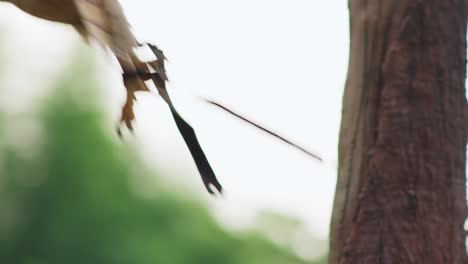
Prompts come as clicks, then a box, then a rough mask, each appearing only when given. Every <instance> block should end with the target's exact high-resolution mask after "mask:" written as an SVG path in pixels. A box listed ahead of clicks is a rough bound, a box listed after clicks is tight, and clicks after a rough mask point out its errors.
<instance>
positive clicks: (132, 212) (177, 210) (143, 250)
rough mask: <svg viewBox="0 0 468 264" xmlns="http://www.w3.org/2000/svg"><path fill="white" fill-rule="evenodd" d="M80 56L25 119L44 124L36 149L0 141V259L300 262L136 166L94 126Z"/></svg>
mask: <svg viewBox="0 0 468 264" xmlns="http://www.w3.org/2000/svg"><path fill="white" fill-rule="evenodd" d="M86 61H89V60H85V61H82V62H80V63H78V64H76V65H74V66H73V69H71V70H69V71H67V72H66V74H65V75H64V77H63V78H62V80H61V81H60V82H59V83H58V84H57V87H56V88H55V93H54V95H53V96H52V97H50V98H49V99H48V100H47V101H46V104H45V105H46V107H45V109H44V110H43V111H40V114H39V117H37V118H35V119H34V120H39V122H38V124H37V125H38V126H39V127H40V128H41V130H42V132H43V133H41V135H42V136H43V137H42V138H41V139H40V140H38V142H37V144H33V145H32V146H30V147H29V148H30V151H31V152H32V153H35V154H31V155H23V154H24V153H23V154H22V152H21V150H20V149H19V148H17V147H15V146H14V145H12V144H0V164H3V165H0V263H11V264H13V263H14V264H46V263H47V264H49V263H51V264H52V263H57V264H58V263H60V264H63V263H67V264H74V263H77V264H78V263H83V264H84V263H99V264H105V263H132V264H133V263H138V264H146V263H148V264H149V263H170V264H178V263H203V264H205V263H227V264H229V263H243V264H244V263H259V264H260V263H261V264H264V263H272V264H274V263H281V264H287V263H305V262H304V261H302V260H300V259H298V258H297V257H295V256H293V255H292V254H291V253H289V252H287V251H286V250H284V249H281V248H279V247H276V246H274V245H273V244H272V243H271V242H268V241H267V240H265V239H264V238H263V237H262V236H259V235H255V234H248V233H244V234H232V233H229V232H226V231H224V230H223V229H222V228H220V227H219V225H218V224H217V223H216V222H215V221H214V220H213V219H212V217H211V216H210V215H209V213H208V212H207V210H206V209H205V208H204V207H203V206H202V205H201V204H199V203H198V202H196V201H194V200H191V199H187V198H186V197H185V198H184V197H180V194H174V193H172V192H170V190H169V189H167V188H164V187H162V186H159V185H158V183H157V180H155V179H154V177H153V176H154V175H150V174H151V173H149V172H147V171H144V170H143V169H140V168H141V167H142V166H141V164H139V162H138V161H137V159H136V158H135V155H134V154H132V151H131V150H129V147H126V146H123V144H122V143H121V142H119V141H118V140H117V139H116V138H115V136H114V135H113V134H112V132H113V131H111V129H108V128H106V127H105V126H104V125H103V124H104V122H103V116H102V114H101V113H102V111H100V109H99V107H98V104H97V103H96V101H95V100H92V99H90V98H95V97H96V96H95V94H96V93H95V92H93V90H94V89H97V88H96V87H97V85H96V83H95V81H93V77H92V76H93V74H92V72H94V70H93V67H90V66H92V65H89V63H88V62H86ZM90 76H91V77H90ZM0 120H1V118H0ZM16 121H18V122H21V120H16ZM6 127H7V126H2V127H0V135H2V133H3V132H4V130H5V129H6ZM12 127H13V128H14V124H12ZM23 132H24V131H23ZM4 143H5V142H4ZM138 186H145V188H150V190H151V192H152V193H154V195H153V196H151V197H152V198H148V195H144V194H142V193H141V191H138V190H139V189H141V188H138Z"/></svg>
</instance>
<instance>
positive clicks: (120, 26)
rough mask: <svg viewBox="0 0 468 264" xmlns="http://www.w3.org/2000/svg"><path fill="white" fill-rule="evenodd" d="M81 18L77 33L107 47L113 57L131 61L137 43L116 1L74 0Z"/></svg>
mask: <svg viewBox="0 0 468 264" xmlns="http://www.w3.org/2000/svg"><path fill="white" fill-rule="evenodd" d="M74 1H75V5H76V7H77V9H78V13H79V15H80V18H81V25H80V26H82V29H80V30H79V31H80V32H81V33H82V34H83V35H84V37H86V38H93V39H95V40H97V41H98V42H99V43H100V44H101V45H103V46H106V47H109V48H110V49H111V50H112V51H113V52H114V53H115V55H116V56H117V57H118V58H119V59H121V60H125V61H127V62H130V61H131V58H130V55H129V54H131V53H132V52H133V49H134V48H136V47H138V42H137V40H136V38H135V36H134V35H133V33H132V31H131V28H130V25H129V23H128V21H127V19H126V17H125V15H124V12H123V9H122V6H121V5H120V3H119V2H118V1H117V0H74Z"/></svg>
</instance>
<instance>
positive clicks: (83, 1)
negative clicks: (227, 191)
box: [0, 0, 320, 194]
mask: <svg viewBox="0 0 468 264" xmlns="http://www.w3.org/2000/svg"><path fill="white" fill-rule="evenodd" d="M0 2H10V3H12V4H14V5H16V6H17V7H18V8H19V9H21V10H23V11H25V12H26V13H29V14H31V15H33V16H36V17H39V18H43V19H46V20H50V21H55V22H60V23H65V24H70V25H72V26H73V27H74V28H75V29H76V30H77V31H78V32H79V33H80V35H81V36H82V37H83V38H84V39H85V40H87V41H88V40H95V41H97V42H98V43H100V44H101V45H102V46H104V47H107V48H109V49H110V50H111V51H112V52H113V53H114V54H115V56H116V58H117V60H118V62H119V64H120V66H121V67H122V71H123V82H124V86H125V88H126V90H127V98H126V101H125V104H124V106H123V107H122V115H121V122H123V123H124V124H125V125H126V126H127V127H128V128H129V129H132V121H133V119H134V118H135V116H134V113H133V103H134V100H135V93H136V92H138V91H145V92H146V91H149V89H148V86H147V85H146V84H145V81H147V80H152V81H153V83H154V84H155V86H156V88H157V90H158V92H159V94H160V96H161V97H162V98H163V99H164V101H165V102H166V103H167V105H168V106H169V108H170V110H171V113H172V116H173V118H174V121H175V123H176V125H177V128H178V129H179V131H180V133H181V135H182V137H183V139H184V141H185V143H186V144H187V147H188V148H189V150H190V153H191V154H192V157H193V159H194V161H195V164H196V166H197V168H198V171H199V172H200V174H201V177H202V180H203V183H204V184H205V187H206V189H207V190H208V192H210V193H211V194H214V193H215V190H217V191H218V192H220V193H221V192H222V187H221V184H220V183H219V182H218V180H217V179H216V175H215V174H214V172H213V170H212V168H211V166H210V164H209V162H208V160H207V158H206V156H205V153H204V152H203V150H202V148H201V146H200V144H199V142H198V139H197V136H196V135H195V131H194V130H193V128H192V127H191V126H190V125H189V124H187V122H185V121H184V119H182V117H181V116H180V115H179V113H178V112H177V110H176V109H175V107H174V105H173V104H172V101H171V98H170V97H169V94H168V93H167V90H166V81H167V77H166V72H165V67H164V61H165V57H164V55H163V53H162V51H160V50H159V49H158V48H157V47H156V46H154V45H151V44H147V45H148V46H149V47H150V49H151V50H152V51H153V53H154V55H155V57H156V59H155V60H154V61H149V62H143V61H141V60H140V59H138V57H137V55H136V54H135V49H136V48H138V47H139V46H141V44H139V43H138V41H137V40H136V38H135V36H134V35H133V33H132V31H131V28H130V26H129V23H128V21H127V19H126V18H125V15H124V13H123V10H122V7H121V5H120V3H119V2H118V1H117V0H0ZM207 102H208V103H210V104H212V105H214V106H217V107H220V108H221V109H223V110H225V111H227V112H228V113H230V114H232V115H234V116H236V117H238V118H240V119H241V120H243V121H245V122H247V123H249V124H251V125H254V126H255V127H256V128H259V129H261V130H262V131H265V132H267V133H268V134H270V135H272V136H274V137H276V138H279V139H280V140H282V141H283V142H285V143H287V144H289V145H291V146H293V147H295V148H297V149H299V150H301V151H302V152H304V153H306V154H308V155H310V156H311V157H313V158H316V159H318V160H320V158H319V157H318V156H316V155H314V154H312V153H311V152H309V151H307V150H305V149H304V148H301V147H299V146H298V145H296V144H294V143H292V142H291V141H289V140H287V139H285V138H283V137H281V136H279V135H278V134H276V133H273V132H271V131H269V130H267V129H265V128H263V127H261V126H259V125H257V124H255V123H253V122H251V121H249V120H248V119H246V118H244V117H242V116H240V115H238V114H236V113H235V112H233V111H231V110H229V109H227V108H226V107H224V106H222V105H220V104H217V103H215V102H212V101H209V100H208V101H207ZM119 133H120V130H119Z"/></svg>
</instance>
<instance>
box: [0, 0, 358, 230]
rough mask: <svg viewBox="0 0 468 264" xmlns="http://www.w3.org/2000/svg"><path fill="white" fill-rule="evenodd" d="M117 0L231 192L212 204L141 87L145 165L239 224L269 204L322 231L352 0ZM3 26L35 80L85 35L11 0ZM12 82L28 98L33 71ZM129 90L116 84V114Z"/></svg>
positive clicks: (2, 11) (0, 16) (159, 106)
mask: <svg viewBox="0 0 468 264" xmlns="http://www.w3.org/2000/svg"><path fill="white" fill-rule="evenodd" d="M121 2H122V4H123V5H124V8H125V10H126V13H127V15H128V18H129V21H130V23H131V24H132V26H133V29H134V31H135V33H136V35H137V37H138V39H140V40H141V41H148V42H152V43H155V44H157V45H158V46H159V48H161V49H162V50H164V51H165V54H166V56H167V57H168V59H169V64H168V72H169V77H170V79H171V84H170V89H171V94H172V95H173V96H174V99H175V103H176V106H177V107H178V108H179V109H180V111H181V113H182V114H183V116H184V117H186V119H187V121H188V122H189V123H191V124H192V125H193V127H194V128H195V130H196V131H197V134H198V135H199V138H200V141H201V144H202V145H203V147H204V149H205V151H206V154H207V156H208V159H209V160H210V161H211V163H212V165H213V168H214V170H215V172H216V173H217V175H218V178H219V180H220V182H221V183H222V184H223V185H224V188H225V189H226V195H225V198H223V199H217V200H213V199H210V198H209V197H208V196H207V195H206V194H205V190H204V187H203V185H202V182H201V180H200V178H199V175H198V172H197V170H196V167H195V165H194V163H193V161H192V160H191V157H190V154H189V152H188V150H187V149H186V147H185V145H184V143H183V140H182V138H181V137H180V135H179V134H178V132H177V129H176V127H175V125H174V123H173V121H172V119H171V117H170V114H169V111H168V109H167V107H166V105H165V104H164V103H163V101H162V100H161V99H160V98H158V97H157V96H149V95H141V96H140V97H139V101H138V106H137V122H136V128H137V132H136V136H137V139H136V141H137V144H138V145H139V148H140V149H141V151H142V157H143V159H144V160H145V161H146V162H147V163H148V165H150V166H151V167H154V168H155V169H159V170H163V171H166V172H170V173H168V174H170V175H178V176H177V177H176V178H174V179H171V181H174V182H176V183H179V184H181V185H182V186H183V187H184V188H190V189H192V190H194V191H197V192H199V193H200V195H203V196H206V198H207V200H208V201H209V202H210V203H212V204H213V208H214V210H215V211H216V212H218V213H219V215H220V216H221V217H222V218H223V219H231V220H232V219H235V221H231V222H238V221H240V220H242V219H248V217H249V216H250V213H251V212H252V211H254V210H257V209H262V208H267V209H272V210H275V211H278V212H282V213H285V214H288V215H291V216H294V217H297V218H299V219H301V220H302V221H304V222H305V223H306V225H307V227H308V228H309V229H310V230H311V231H313V232H314V233H315V234H316V235H318V236H319V237H321V238H326V236H327V234H328V225H329V220H330V214H331V206H332V202H333V194H334V188H335V178H336V166H337V162H336V160H337V145H338V131H339V123H340V111H341V97H342V91H343V85H344V80H345V76H346V67H347V61H348V44H349V41H348V14H347V1H345V0H330V1H316V0H288V1H286V0H225V1H219V0H198V1H189V0H170V1H168V0H164V1H163V0H151V1H149V0H123V1H121ZM0 28H3V30H5V29H6V31H7V34H8V36H9V41H8V42H7V43H5V42H4V43H5V44H4V45H5V46H6V47H7V49H8V51H9V52H8V56H10V59H11V58H14V57H16V58H17V57H18V54H19V51H18V50H21V56H23V58H26V57H27V58H28V59H27V60H26V62H24V60H21V61H16V62H14V63H16V67H18V68H21V69H22V70H23V71H24V72H28V73H30V74H31V75H30V76H32V77H33V79H34V78H36V79H34V80H35V83H40V82H37V79H40V78H46V77H44V76H48V75H47V74H45V75H44V72H49V73H53V72H56V71H57V69H59V68H60V67H61V66H62V65H63V64H65V63H67V60H66V59H65V58H66V57H67V56H65V55H66V54H67V52H68V51H69V50H70V47H73V46H74V45H76V43H78V42H79V38H78V37H77V36H76V34H75V32H73V30H71V29H70V28H69V27H66V26H62V25H57V24H53V23H44V22H41V23H39V22H38V20H37V19H35V18H31V17H28V16H26V15H23V14H20V12H16V10H15V9H13V8H8V7H6V5H3V4H2V5H0ZM98 52H101V53H102V51H98ZM51 58H54V59H51ZM98 58H99V59H100V60H101V61H102V63H101V65H107V64H109V65H112V67H110V69H102V70H103V71H104V72H105V73H106V74H107V75H108V76H107V77H105V78H108V79H109V80H108V81H104V82H108V83H113V84H115V85H116V86H119V85H120V83H119V79H118V78H116V77H119V75H118V74H119V73H118V68H117V67H114V66H115V65H114V64H112V62H111V60H110V59H109V57H108V56H100V57H98ZM32 61H35V62H32ZM12 65H14V64H12ZM12 67H13V66H12ZM103 68H104V66H103ZM49 77H50V76H49ZM103 78H104V77H103ZM114 79H117V80H114ZM11 81H12V80H11ZM14 81H15V87H16V89H17V91H15V92H16V93H20V94H19V95H18V96H21V97H25V96H29V97H31V95H30V93H31V91H30V83H28V81H29V82H31V81H30V79H26V80H22V81H18V80H17V79H16V80H14ZM18 87H23V88H24V89H19V88H18ZM119 88H120V87H119ZM38 90H40V89H38ZM122 96H123V95H122V94H121V91H120V90H119V94H118V95H116V96H115V97H116V98H115V104H116V105H115V109H116V110H117V109H118V107H119V106H120V105H119V104H120V102H121V101H119V100H122ZM196 96H204V97H207V98H210V99H214V100H216V101H218V102H220V103H222V104H225V105H226V106H229V107H230V108H232V109H234V110H236V111H237V112H239V113H242V114H243V115H245V116H247V117H249V118H250V119H252V120H256V121H258V123H260V124H263V125H264V126H266V127H268V128H271V129H273V130H275V131H276V132H278V133H279V134H281V135H284V136H286V137H288V138H290V139H293V140H294V141H296V142H298V143H299V144H301V145H302V146H304V147H306V148H308V149H310V150H311V151H313V152H316V153H317V154H319V155H321V156H322V157H323V158H324V163H318V162H316V161H315V160H313V159H311V158H309V157H307V156H305V155H304V154H302V153H300V152H298V151H296V150H295V149H293V148H291V147H289V146H286V145H283V144H282V143H280V142H279V141H277V140H276V139H275V138H272V137H270V136H268V135H266V134H264V133H262V132H260V131H258V130H255V129H254V128H252V127H250V126H249V125H246V124H243V123H241V122H240V121H239V120H237V119H235V118H233V117H231V116H229V115H227V114H225V113H223V112H221V111H219V110H218V109H215V108H213V107H211V106H209V105H206V104H204V103H202V102H200V101H199V100H197V99H196ZM26 101H27V100H26ZM4 107H5V106H4ZM15 107H17V108H21V107H20V106H15ZM228 222H229V221H228Z"/></svg>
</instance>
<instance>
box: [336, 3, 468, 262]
mask: <svg viewBox="0 0 468 264" xmlns="http://www.w3.org/2000/svg"><path fill="white" fill-rule="evenodd" d="M467 6H468V4H467V3H466V1H465V0H426V1H420V0H381V1H367V0H349V8H350V19H351V47H350V49H351V53H350V64H349V69H348V77H347V82H346V89H345V93H344V98H343V116H342V126H341V131H340V145H339V171H338V183H337V188H336V196H335V204H334V209H333V217H332V223H331V234H330V256H329V263H330V264H348V263H358V264H366V263H369V264H376V263H377V264H379V263H380V264H390V263H424V264H431V263H437V264H462V263H468V258H467V256H466V251H465V232H464V228H463V225H464V222H465V219H466V217H467V213H468V208H467V202H466V175H465V171H466V140H467V136H466V135H468V110H467V108H468V107H467V102H466V97H465V75H466V26H467V12H466V10H467Z"/></svg>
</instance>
